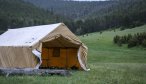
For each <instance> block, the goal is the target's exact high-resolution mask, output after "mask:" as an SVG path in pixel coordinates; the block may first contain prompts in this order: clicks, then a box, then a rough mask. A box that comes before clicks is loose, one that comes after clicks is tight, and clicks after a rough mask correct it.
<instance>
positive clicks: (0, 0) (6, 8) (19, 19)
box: [0, 0, 61, 31]
mask: <svg viewBox="0 0 146 84" xmlns="http://www.w3.org/2000/svg"><path fill="white" fill-rule="evenodd" d="M60 18H61V17H58V16H57V15H53V14H52V13H51V12H46V11H44V10H43V9H40V8H38V7H35V6H34V5H32V4H30V3H27V2H24V1H22V0H0V30H1V31H5V30H7V28H16V27H23V26H31V25H41V24H49V23H53V22H57V21H59V20H60Z"/></svg>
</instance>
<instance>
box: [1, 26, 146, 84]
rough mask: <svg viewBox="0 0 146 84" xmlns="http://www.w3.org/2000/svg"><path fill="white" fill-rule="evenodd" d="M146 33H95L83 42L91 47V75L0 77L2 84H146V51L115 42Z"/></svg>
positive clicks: (89, 59)
mask: <svg viewBox="0 0 146 84" xmlns="http://www.w3.org/2000/svg"><path fill="white" fill-rule="evenodd" d="M144 31H145V32H146V25H144V26H141V27H139V28H133V29H127V30H124V31H118V30H116V32H114V31H104V32H103V33H102V34H99V33H98V32H97V33H91V34H89V35H88V36H85V37H82V36H80V39H81V40H82V41H83V42H84V43H85V44H86V45H87V46H88V48H89V54H88V66H89V68H90V69H91V70H90V71H89V72H85V71H72V76H69V77H62V76H56V75H55V76H44V77H43V76H14V77H8V78H6V77H3V76H0V84H20V83H21V84H146V49H144V48H141V47H135V48H131V49H128V48H127V47H126V46H125V45H124V46H123V47H118V46H117V45H114V44H113V42H112V38H113V37H114V36H115V35H125V34H128V33H132V34H134V33H137V32H144Z"/></svg>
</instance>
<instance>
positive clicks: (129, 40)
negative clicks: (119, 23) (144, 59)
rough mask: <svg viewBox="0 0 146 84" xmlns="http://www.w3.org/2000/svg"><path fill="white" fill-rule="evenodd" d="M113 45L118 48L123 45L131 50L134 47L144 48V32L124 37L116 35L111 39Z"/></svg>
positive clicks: (145, 45)
mask: <svg viewBox="0 0 146 84" xmlns="http://www.w3.org/2000/svg"><path fill="white" fill-rule="evenodd" d="M113 42H114V44H117V45H118V46H122V45H123V44H127V47H128V48H132V47H135V46H142V47H145V48H146V32H143V33H136V34H134V35H131V34H128V35H124V36H119V35H116V36H115V37H114V38H113Z"/></svg>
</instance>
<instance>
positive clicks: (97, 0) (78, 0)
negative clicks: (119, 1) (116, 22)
mask: <svg viewBox="0 0 146 84" xmlns="http://www.w3.org/2000/svg"><path fill="white" fill-rule="evenodd" d="M74 1H105V0H74Z"/></svg>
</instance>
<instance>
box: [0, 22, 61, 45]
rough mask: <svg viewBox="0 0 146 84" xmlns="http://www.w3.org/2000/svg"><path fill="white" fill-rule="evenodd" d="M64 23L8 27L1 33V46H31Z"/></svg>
mask: <svg viewBox="0 0 146 84" xmlns="http://www.w3.org/2000/svg"><path fill="white" fill-rule="evenodd" d="M61 24H62V23H57V24H50V25H40V26H31V27H24V28H18V29H8V31H6V32H5V33H4V34H2V35H0V46H31V45H33V44H35V43H37V42H39V40H40V39H42V38H43V37H45V36H46V35H48V34H49V33H50V32H52V31H53V30H54V29H56V28H57V27H58V26H60V25H61Z"/></svg>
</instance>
